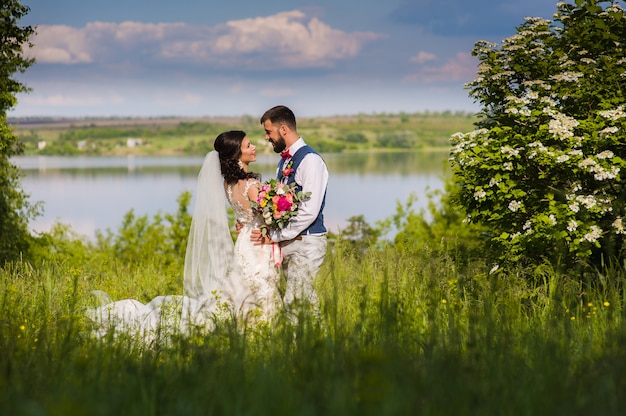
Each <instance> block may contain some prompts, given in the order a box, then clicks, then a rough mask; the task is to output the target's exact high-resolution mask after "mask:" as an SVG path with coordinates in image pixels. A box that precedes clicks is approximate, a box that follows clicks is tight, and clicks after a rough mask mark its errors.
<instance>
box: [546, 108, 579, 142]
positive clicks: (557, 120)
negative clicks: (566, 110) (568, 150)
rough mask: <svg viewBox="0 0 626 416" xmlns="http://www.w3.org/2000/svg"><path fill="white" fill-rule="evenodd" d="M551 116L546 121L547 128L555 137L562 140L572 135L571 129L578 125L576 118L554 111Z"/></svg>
mask: <svg viewBox="0 0 626 416" xmlns="http://www.w3.org/2000/svg"><path fill="white" fill-rule="evenodd" d="M552 117H553V118H552V120H550V121H549V122H548V130H549V131H550V133H552V134H553V135H554V137H555V138H557V139H561V140H563V139H566V138H568V137H573V136H574V132H573V130H574V128H576V127H577V126H578V124H579V123H578V120H576V119H574V118H572V117H569V116H566V115H565V114H563V113H555V114H553V115H552Z"/></svg>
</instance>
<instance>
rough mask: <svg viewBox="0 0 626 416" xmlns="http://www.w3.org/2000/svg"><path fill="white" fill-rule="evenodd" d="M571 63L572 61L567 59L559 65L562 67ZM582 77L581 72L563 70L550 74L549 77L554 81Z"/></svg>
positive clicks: (568, 80)
mask: <svg viewBox="0 0 626 416" xmlns="http://www.w3.org/2000/svg"><path fill="white" fill-rule="evenodd" d="M572 64H574V62H570V61H567V62H563V64H561V65H562V66H563V67H568V66H570V65H572ZM582 77H583V73H582V72H573V71H565V72H562V73H560V74H557V75H552V76H551V77H550V78H551V79H553V80H555V81H565V82H576V81H578V79H579V78H582Z"/></svg>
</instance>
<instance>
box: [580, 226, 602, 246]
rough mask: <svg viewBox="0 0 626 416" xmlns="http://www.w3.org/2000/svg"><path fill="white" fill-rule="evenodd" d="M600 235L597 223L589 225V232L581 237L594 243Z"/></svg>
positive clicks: (600, 231)
mask: <svg viewBox="0 0 626 416" xmlns="http://www.w3.org/2000/svg"><path fill="white" fill-rule="evenodd" d="M601 236H602V228H600V227H598V226H597V225H592V226H591V227H589V232H588V233H587V234H585V235H584V236H583V239H584V240H587V241H589V242H590V243H595V242H596V241H598V239H599V238H600V237H601Z"/></svg>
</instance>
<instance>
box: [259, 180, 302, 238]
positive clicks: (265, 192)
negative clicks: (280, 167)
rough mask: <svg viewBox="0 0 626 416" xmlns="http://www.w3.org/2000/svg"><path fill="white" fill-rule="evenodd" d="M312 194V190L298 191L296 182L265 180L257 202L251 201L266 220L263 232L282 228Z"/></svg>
mask: <svg viewBox="0 0 626 416" xmlns="http://www.w3.org/2000/svg"><path fill="white" fill-rule="evenodd" d="M310 196H311V193H310V192H306V193H305V192H302V191H299V192H298V191H297V190H296V184H295V183H291V184H283V183H280V182H278V181H277V180H276V179H271V180H269V181H267V182H264V183H263V184H262V185H261V190H260V191H259V197H258V198H257V200H256V202H255V201H252V202H251V204H252V208H253V209H255V210H256V211H257V212H258V213H259V214H261V216H262V217H263V221H264V222H265V224H264V225H263V226H262V227H261V232H262V234H263V235H267V233H268V231H269V230H280V229H282V228H283V227H284V226H285V225H287V223H288V222H289V220H290V219H291V218H292V217H295V216H296V215H297V214H298V207H299V205H300V203H301V202H302V201H305V200H307V199H308V198H309V197H310Z"/></svg>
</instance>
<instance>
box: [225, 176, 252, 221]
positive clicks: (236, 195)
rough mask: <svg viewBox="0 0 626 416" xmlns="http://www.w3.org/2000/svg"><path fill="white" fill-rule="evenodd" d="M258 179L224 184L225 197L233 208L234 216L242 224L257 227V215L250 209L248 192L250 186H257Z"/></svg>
mask: <svg viewBox="0 0 626 416" xmlns="http://www.w3.org/2000/svg"><path fill="white" fill-rule="evenodd" d="M258 185H259V181H258V180H256V179H248V180H247V181H239V182H238V183H236V184H227V185H226V198H227V199H228V203H229V204H230V207H231V208H232V209H233V212H234V214H235V218H236V219H237V221H238V222H239V223H240V224H242V225H243V226H251V227H252V228H254V227H257V226H259V225H260V224H261V218H260V217H259V215H257V214H256V213H254V212H253V211H252V206H251V205H250V199H249V198H248V192H249V191H250V187H251V186H258Z"/></svg>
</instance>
